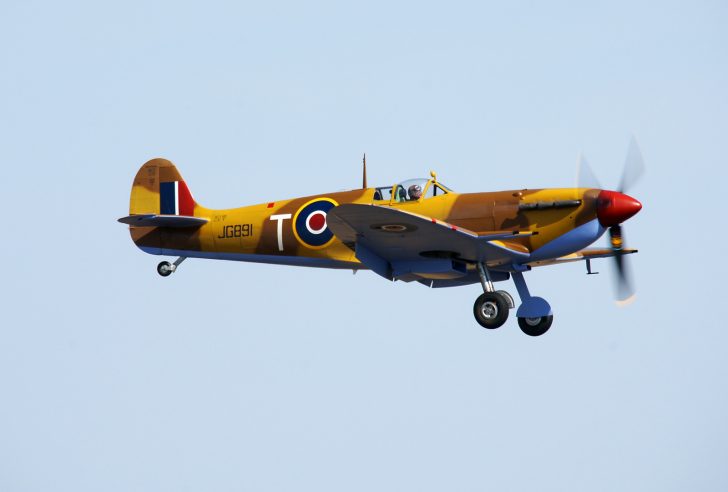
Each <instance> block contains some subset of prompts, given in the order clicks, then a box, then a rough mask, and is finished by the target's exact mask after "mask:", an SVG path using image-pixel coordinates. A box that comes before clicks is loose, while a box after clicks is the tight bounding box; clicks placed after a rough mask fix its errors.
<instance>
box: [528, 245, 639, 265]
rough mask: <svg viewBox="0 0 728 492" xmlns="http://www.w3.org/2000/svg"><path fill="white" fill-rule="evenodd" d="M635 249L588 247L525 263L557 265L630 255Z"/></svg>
mask: <svg viewBox="0 0 728 492" xmlns="http://www.w3.org/2000/svg"><path fill="white" fill-rule="evenodd" d="M636 252H637V250H636V249H632V248H624V249H621V250H613V249H611V248H588V249H582V250H581V251H577V252H576V253H571V254H570V255H566V256H561V257H559V258H553V259H549V260H540V261H531V262H529V263H526V264H527V265H529V266H547V265H558V264H561V263H569V262H571V261H583V260H593V259H595V258H611V257H612V256H617V255H631V254H633V253H636Z"/></svg>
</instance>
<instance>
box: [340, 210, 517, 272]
mask: <svg viewBox="0 0 728 492" xmlns="http://www.w3.org/2000/svg"><path fill="white" fill-rule="evenodd" d="M326 221H327V224H328V227H329V228H330V229H331V231H332V232H333V233H334V235H335V236H336V237H337V238H339V239H340V240H341V241H342V242H344V243H346V244H349V245H351V246H352V247H354V248H355V251H356V256H357V258H358V259H359V261H361V262H362V263H364V264H365V265H366V266H367V267H368V268H370V269H372V270H374V271H375V272H376V273H379V274H380V275H382V276H384V277H387V278H395V277H399V276H400V275H398V273H400V274H406V273H414V274H417V273H422V274H426V275H430V276H432V275H436V274H438V273H440V274H442V275H447V274H446V273H445V272H444V271H443V272H439V270H440V269H443V270H444V269H447V264H453V263H457V262H460V263H462V268H465V264H464V263H463V260H464V261H466V262H476V261H485V262H486V263H487V264H488V265H489V266H490V267H497V266H500V265H506V264H508V265H509V264H511V263H513V262H514V261H519V262H522V261H524V260H525V259H527V258H528V254H527V253H524V252H522V251H519V250H518V249H516V248H515V247H509V246H508V242H507V240H508V239H509V238H516V237H522V236H527V235H530V234H531V233H519V232H518V231H493V232H488V233H480V234H478V233H475V232H473V231H469V230H466V229H462V228H459V227H456V226H453V225H452V224H448V223H447V222H444V221H441V220H437V219H433V218H428V217H424V216H421V215H418V214H413V213H410V212H404V211H401V210H396V209H393V208H390V207H382V206H378V205H363V204H344V205H339V206H337V207H334V208H332V209H331V210H330V211H329V212H328V214H327V217H326ZM431 270H438V271H437V272H435V271H431ZM453 275H455V274H453ZM426 278H430V277H426Z"/></svg>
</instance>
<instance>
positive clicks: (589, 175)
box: [576, 154, 602, 190]
mask: <svg viewBox="0 0 728 492" xmlns="http://www.w3.org/2000/svg"><path fill="white" fill-rule="evenodd" d="M576 186H577V188H595V189H597V190H601V189H602V185H601V183H599V180H598V179H597V176H596V174H594V171H593V170H592V168H591V166H590V165H589V163H588V162H587V160H586V157H584V154H579V167H578V169H577V173H576Z"/></svg>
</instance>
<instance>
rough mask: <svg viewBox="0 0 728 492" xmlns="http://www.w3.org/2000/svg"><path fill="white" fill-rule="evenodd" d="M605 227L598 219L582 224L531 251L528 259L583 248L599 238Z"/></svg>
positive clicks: (552, 255) (538, 258)
mask: <svg viewBox="0 0 728 492" xmlns="http://www.w3.org/2000/svg"><path fill="white" fill-rule="evenodd" d="M604 231H606V229H605V228H604V227H602V225H601V224H600V223H599V220H598V219H594V220H592V221H590V222H587V223H586V224H582V225H580V226H579V227H577V228H576V229H572V230H571V231H569V232H567V233H566V234H563V235H561V236H559V237H557V238H556V239H554V240H553V241H551V242H549V243H546V244H545V245H543V246H542V247H540V248H538V249H537V250H536V251H534V252H533V253H531V257H530V258H529V260H530V261H534V260H545V259H550V258H558V257H559V256H564V255H568V254H571V253H573V252H575V251H579V250H580V249H584V248H586V247H587V246H589V245H590V244H591V243H593V242H594V241H596V240H597V239H599V238H600V237H601V236H602V234H604Z"/></svg>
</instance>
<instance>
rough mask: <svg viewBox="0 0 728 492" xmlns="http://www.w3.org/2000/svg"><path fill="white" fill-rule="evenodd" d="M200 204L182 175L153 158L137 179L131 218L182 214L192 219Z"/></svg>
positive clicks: (132, 193)
mask: <svg viewBox="0 0 728 492" xmlns="http://www.w3.org/2000/svg"><path fill="white" fill-rule="evenodd" d="M197 207H198V204H197V203H196V202H195V200H194V198H192V193H191V192H190V189H189V188H188V187H187V183H185V181H184V179H182V175H180V173H179V171H177V168H176V167H175V166H174V164H172V163H171V162H170V161H168V160H167V159H152V160H150V161H148V162H147V163H146V164H144V165H143V166H142V167H141V168H140V169H139V172H137V174H136V176H135V177H134V184H133V185H132V188H131V198H130V200H129V215H146V214H154V215H181V216H187V217H193V216H194V215H195V209H196V208H197Z"/></svg>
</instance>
